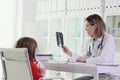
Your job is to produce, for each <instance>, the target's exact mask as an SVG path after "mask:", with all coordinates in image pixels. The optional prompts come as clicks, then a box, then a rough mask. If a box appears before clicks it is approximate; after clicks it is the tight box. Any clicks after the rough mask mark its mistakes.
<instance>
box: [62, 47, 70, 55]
mask: <svg viewBox="0 0 120 80" xmlns="http://www.w3.org/2000/svg"><path fill="white" fill-rule="evenodd" d="M62 50H63V52H64V53H66V54H67V55H69V56H70V57H71V56H72V52H71V51H70V50H69V49H68V48H67V47H66V46H62Z"/></svg>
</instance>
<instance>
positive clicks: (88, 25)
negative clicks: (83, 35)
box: [86, 21, 96, 37]
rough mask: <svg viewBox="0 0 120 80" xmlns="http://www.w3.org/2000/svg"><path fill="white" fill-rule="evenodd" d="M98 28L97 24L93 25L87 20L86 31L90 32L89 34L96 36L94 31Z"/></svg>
mask: <svg viewBox="0 0 120 80" xmlns="http://www.w3.org/2000/svg"><path fill="white" fill-rule="evenodd" d="M95 29H96V25H95V24H94V25H91V24H90V23H89V22H88V21H86V31H87V33H88V35H89V36H91V37H94V36H95V35H94V32H95Z"/></svg>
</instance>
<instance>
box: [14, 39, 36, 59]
mask: <svg viewBox="0 0 120 80" xmlns="http://www.w3.org/2000/svg"><path fill="white" fill-rule="evenodd" d="M16 48H27V49H28V54H29V59H30V60H34V61H36V59H35V52H36V48H37V42H36V41H35V40H34V39H33V38H30V37H22V38H20V39H19V40H18V41H17V43H16Z"/></svg>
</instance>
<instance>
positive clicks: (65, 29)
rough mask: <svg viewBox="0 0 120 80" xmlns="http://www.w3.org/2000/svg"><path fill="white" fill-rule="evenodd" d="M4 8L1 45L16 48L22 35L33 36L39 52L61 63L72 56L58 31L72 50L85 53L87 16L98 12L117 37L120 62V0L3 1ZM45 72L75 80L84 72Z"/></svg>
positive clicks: (0, 18) (0, 7)
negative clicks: (58, 39)
mask: <svg viewBox="0 0 120 80" xmlns="http://www.w3.org/2000/svg"><path fill="white" fill-rule="evenodd" d="M0 10H1V11H0V28H1V29H0V48H14V46H15V42H16V41H17V40H18V39H19V38H21V37H23V36H27V37H32V38H34V39H35V40H36V41H37V43H38V51H39V53H38V54H52V56H53V60H54V61H58V62H62V61H63V62H64V61H67V60H68V59H69V56H67V55H66V54H64V53H63V51H62V49H61V47H58V46H57V42H56V32H62V33H63V38H64V44H65V45H67V46H68V47H69V49H70V50H71V51H72V52H75V53H76V54H78V55H83V53H84V48H85V44H86V42H87V40H88V39H89V36H88V35H87V32H86V30H85V26H86V25H85V19H86V17H87V16H89V15H91V14H98V15H100V16H101V17H102V18H103V20H104V22H105V24H106V26H107V27H106V32H107V33H109V34H111V35H112V36H113V37H114V40H115V47H116V49H115V56H114V63H117V64H120V0H0ZM45 75H48V76H49V75H52V76H62V77H64V78H65V80H72V79H73V78H75V77H77V76H82V75H84V74H81V73H80V74H79V73H72V72H62V71H52V70H51V71H49V70H48V71H47V72H46V74H45ZM1 76H2V65H1V63H0V77H1ZM119 76H120V75H119ZM0 80H2V79H1V78H0Z"/></svg>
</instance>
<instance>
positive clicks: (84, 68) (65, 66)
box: [43, 61, 120, 80]
mask: <svg viewBox="0 0 120 80" xmlns="http://www.w3.org/2000/svg"><path fill="white" fill-rule="evenodd" d="M43 64H44V66H45V69H47V70H55V71H64V72H74V73H85V74H91V75H93V76H94V79H93V80H99V79H98V74H99V73H112V74H114V73H120V66H105V65H103V66H102V65H101V66H98V65H95V64H88V63H79V62H75V63H66V62H58V61H57V62H56V61H54V62H44V63H43Z"/></svg>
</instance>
